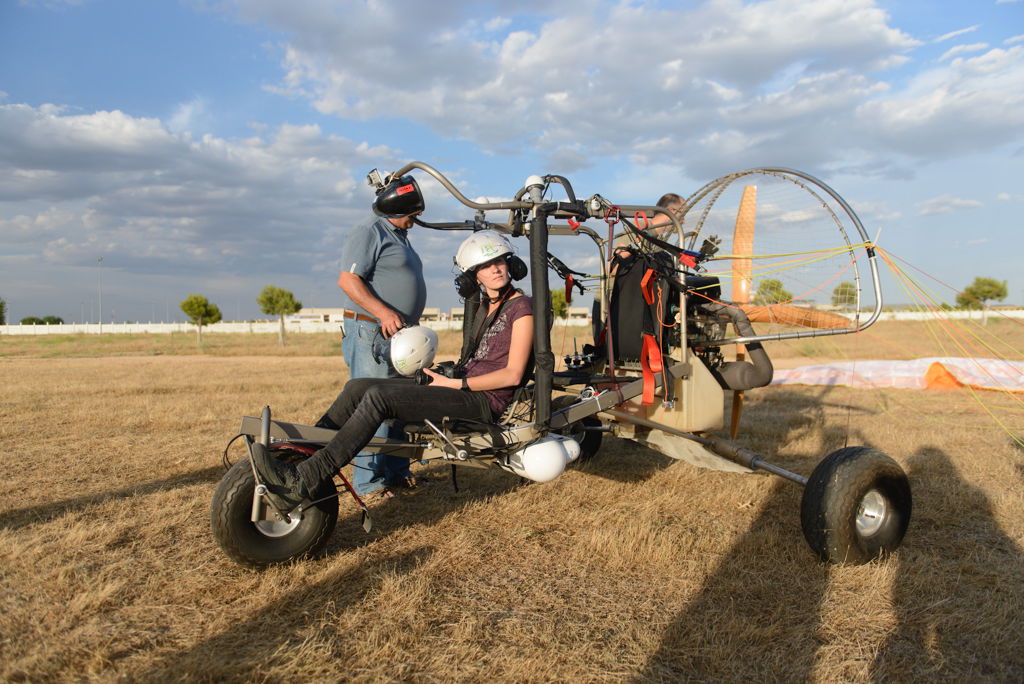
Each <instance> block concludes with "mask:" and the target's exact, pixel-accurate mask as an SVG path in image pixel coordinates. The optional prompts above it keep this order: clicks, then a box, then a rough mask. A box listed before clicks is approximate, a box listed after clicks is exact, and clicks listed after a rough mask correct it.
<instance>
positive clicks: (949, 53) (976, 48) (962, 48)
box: [939, 43, 988, 62]
mask: <svg viewBox="0 0 1024 684" xmlns="http://www.w3.org/2000/svg"><path fill="white" fill-rule="evenodd" d="M987 49H988V43H971V44H970V45H955V46H953V47H951V48H949V49H948V50H946V51H945V52H944V53H943V54H942V56H941V57H939V61H940V62H945V61H946V60H947V59H951V58H953V57H956V56H957V55H962V54H965V53H968V52H980V51H982V50H987Z"/></svg>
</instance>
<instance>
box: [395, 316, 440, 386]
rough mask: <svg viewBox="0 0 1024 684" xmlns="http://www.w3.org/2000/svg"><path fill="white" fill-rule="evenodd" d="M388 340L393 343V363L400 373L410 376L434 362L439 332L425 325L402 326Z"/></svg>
mask: <svg viewBox="0 0 1024 684" xmlns="http://www.w3.org/2000/svg"><path fill="white" fill-rule="evenodd" d="M388 341H389V342H390V343H391V365H392V367H393V368H394V369H395V370H396V371H398V374H399V375H404V376H406V377H409V376H411V375H413V374H414V373H415V372H416V371H418V370H420V369H421V368H429V367H430V364H432V363H434V354H436V353H437V333H436V332H434V331H433V330H431V329H430V328H428V327H426V326H425V325H414V326H412V327H411V328H402V329H401V330H399V331H398V332H396V333H395V334H394V335H392V336H391V338H390V339H389V340H388Z"/></svg>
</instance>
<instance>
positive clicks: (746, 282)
mask: <svg viewBox="0 0 1024 684" xmlns="http://www.w3.org/2000/svg"><path fill="white" fill-rule="evenodd" d="M756 219H757V186H756V185H748V186H747V187H745V188H743V194H742V195H741V196H740V208H739V211H737V212H736V227H735V229H733V234H732V253H733V254H734V255H745V254H749V255H753V254H754V223H755V222H756ZM753 271H754V262H753V260H752V259H749V258H748V259H744V258H738V259H737V258H734V259H733V260H732V301H733V302H735V303H736V304H738V305H741V306H742V305H744V304H748V303H749V302H750V285H751V281H752V280H753ZM745 350H746V347H744V346H743V345H742V344H738V345H736V360H737V361H743V359H744V357H745V355H744V352H745ZM741 415H743V390H734V391H733V393H732V415H731V416H730V418H729V436H730V438H732V439H736V435H737V434H739V430H740V416H741Z"/></svg>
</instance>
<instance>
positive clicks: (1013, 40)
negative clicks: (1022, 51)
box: [1003, 34, 1024, 45]
mask: <svg viewBox="0 0 1024 684" xmlns="http://www.w3.org/2000/svg"><path fill="white" fill-rule="evenodd" d="M1022 41H1024V34H1021V35H1017V36H1010V37H1009V38H1007V39H1006V40H1004V41H1003V43H1005V44H1006V45H1013V44H1015V43H1020V42H1022Z"/></svg>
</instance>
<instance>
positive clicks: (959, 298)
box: [956, 276, 1007, 324]
mask: <svg viewBox="0 0 1024 684" xmlns="http://www.w3.org/2000/svg"><path fill="white" fill-rule="evenodd" d="M1006 294H1007V290H1006V281H1005V280H1003V281H998V280H996V279H995V278H982V277H981V276H978V277H977V278H975V279H974V282H973V283H971V284H970V285H968V286H967V287H965V288H964V289H963V292H958V293H957V295H956V305H957V306H959V307H960V308H961V309H982V315H981V321H982V324H985V323H988V307H987V306H986V305H985V302H986V301H988V300H994V301H997V302H1001V301H1003V300H1004V299H1006Z"/></svg>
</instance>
